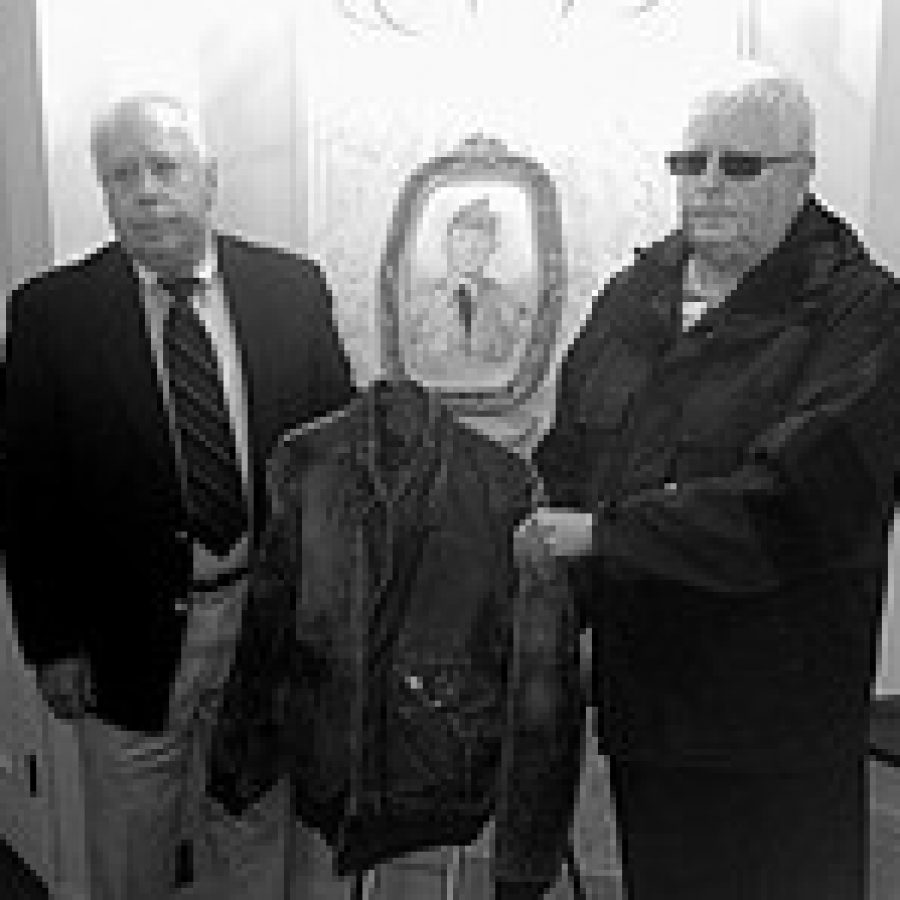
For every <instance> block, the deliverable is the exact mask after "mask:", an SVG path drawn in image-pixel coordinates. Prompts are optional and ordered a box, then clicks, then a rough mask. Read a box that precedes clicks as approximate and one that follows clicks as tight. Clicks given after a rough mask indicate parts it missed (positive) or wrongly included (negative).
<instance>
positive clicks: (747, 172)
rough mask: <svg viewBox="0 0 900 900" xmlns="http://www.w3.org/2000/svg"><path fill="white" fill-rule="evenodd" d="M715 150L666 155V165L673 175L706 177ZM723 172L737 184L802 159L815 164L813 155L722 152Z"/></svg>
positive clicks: (677, 152)
mask: <svg viewBox="0 0 900 900" xmlns="http://www.w3.org/2000/svg"><path fill="white" fill-rule="evenodd" d="M712 155H713V154H712V151H711V150H673V151H672V152H671V153H667V154H666V164H667V165H668V167H669V171H670V172H671V173H672V174H673V175H695V176H696V175H702V174H703V173H704V172H705V171H706V166H707V164H708V162H709V158H710V157H711V156H712ZM718 158H719V169H720V171H721V172H722V174H723V175H725V176H726V177H727V178H730V179H732V180H733V181H750V180H751V179H753V178H758V177H759V174H760V172H762V170H763V169H765V168H767V167H768V166H772V165H775V164H776V163H787V162H794V161H795V160H798V159H807V160H809V161H810V162H812V160H813V154H812V153H788V154H786V155H784V156H763V155H762V154H761V153H747V152H744V151H742V150H720V151H719V153H718Z"/></svg>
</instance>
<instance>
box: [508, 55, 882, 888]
mask: <svg viewBox="0 0 900 900" xmlns="http://www.w3.org/2000/svg"><path fill="white" fill-rule="evenodd" d="M736 74H737V77H736V78H735V77H732V78H730V79H728V80H727V81H724V82H722V83H720V84H717V85H715V86H714V87H713V89H712V90H710V91H709V92H707V93H705V94H704V95H703V96H702V98H701V99H700V100H699V101H698V102H697V104H696V105H695V107H694V108H693V111H692V114H691V115H690V118H689V119H688V122H687V127H686V129H685V132H684V142H683V145H682V146H681V147H680V148H678V149H677V150H675V151H673V152H672V153H671V154H670V155H669V157H668V164H669V168H670V169H671V171H672V173H673V174H674V176H675V178H676V183H677V189H678V196H679V200H680V209H681V222H680V227H678V228H677V229H676V230H675V231H674V232H673V233H671V234H669V235H668V236H666V237H664V238H663V239H662V240H660V241H659V242H658V243H656V244H654V245H653V246H651V247H649V248H648V249H646V250H643V251H641V252H639V253H638V255H637V259H636V260H635V262H634V263H633V265H631V266H630V267H628V268H626V269H625V270H624V271H623V272H621V273H619V274H617V275H616V276H615V277H614V278H613V279H612V280H611V281H610V283H609V284H608V286H607V287H606V288H605V289H604V291H603V292H602V293H601V294H600V295H599V297H598V298H597V299H596V301H595V304H594V307H593V310H592V312H591V315H590V317H589V319H588V321H587V323H586V324H585V326H584V328H583V330H582V332H581V334H580V335H579V336H578V338H577V339H576V341H575V343H574V344H573V346H572V347H571V348H570V351H569V354H568V356H567V358H566V360H565V362H564V364H563V368H562V371H561V380H560V389H559V399H558V408H557V417H556V422H555V425H554V427H553V428H552V429H551V431H550V432H549V434H548V435H547V437H546V439H545V440H544V442H543V444H542V445H541V446H540V448H539V449H538V452H537V462H538V464H539V466H540V468H541V470H542V472H543V474H544V475H545V477H546V480H547V482H548V487H549V489H550V492H551V494H552V495H553V500H554V503H555V506H556V507H557V508H544V509H542V510H540V511H538V512H537V513H535V514H534V516H533V517H532V518H531V519H530V521H528V522H527V523H525V524H524V525H523V526H522V528H521V530H520V531H519V532H518V533H517V536H516V543H517V547H518V550H519V552H520V553H525V554H529V553H531V554H538V555H539V554H541V553H548V552H549V553H551V554H554V555H557V556H560V557H566V558H568V559H570V560H571V561H572V563H571V570H572V573H573V577H574V578H576V579H577V580H578V582H579V584H580V588H579V592H580V599H581V602H582V604H583V608H584V612H585V615H586V617H587V619H588V620H589V621H591V622H592V623H593V625H594V634H595V649H594V658H595V661H596V676H597V682H596V696H597V698H598V701H597V702H598V706H599V708H600V714H601V716H600V717H601V720H602V722H603V727H604V734H603V739H604V741H605V745H606V748H607V750H608V752H609V754H610V759H611V765H612V769H611V771H612V777H613V787H614V794H615V801H616V810H617V814H618V821H619V825H620V828H621V838H622V840H621V845H622V851H623V858H624V871H625V881H626V885H627V888H628V896H629V897H630V898H631V900H663V898H665V900H682V898H684V900H704V898H710V900H713V898H716V900H721V898H724V897H727V898H730V900H738V898H740V900H862V898H863V897H864V896H865V875H866V867H867V854H866V841H865V835H866V818H867V816H866V810H867V802H866V801H867V793H866V750H867V726H868V722H867V719H868V711H869V696H870V692H871V686H872V680H873V676H874V671H875V663H876V658H875V655H876V654H875V648H876V646H877V634H878V629H879V620H880V616H881V612H882V605H883V600H882V597H883V591H884V587H885V581H886V565H887V539H888V530H889V527H890V523H891V518H892V509H893V505H894V477H895V472H896V470H897V467H898V464H900V425H898V423H900V293H898V286H897V283H896V281H895V280H894V278H893V277H892V276H891V275H890V274H889V273H888V272H886V271H885V270H883V269H882V268H880V267H879V266H878V265H877V264H876V263H875V262H874V261H873V260H872V259H871V257H870V256H869V255H868V253H867V252H866V250H865V248H864V247H863V245H862V243H861V242H860V240H859V238H858V237H857V236H856V235H855V234H854V232H853V231H852V229H851V228H850V227H849V226H848V225H847V224H846V223H844V222H843V221H842V220H841V219H840V218H839V217H838V216H837V215H835V214H834V213H833V212H831V211H829V210H828V209H827V208H826V207H825V206H824V205H823V204H822V202H821V201H820V200H819V199H817V198H816V197H815V196H814V195H813V193H812V192H811V190H810V176H811V173H812V170H813V150H814V143H813V113H812V110H811V108H810V105H809V102H808V100H807V98H806V96H805V95H804V92H803V89H802V87H801V86H800V85H799V84H797V83H796V82H795V81H792V80H790V79H787V78H785V77H783V76H781V75H779V74H778V73H776V72H773V71H770V70H768V69H766V68H762V67H758V66H751V67H749V69H743V68H742V70H741V71H739V72H738V73H736Z"/></svg>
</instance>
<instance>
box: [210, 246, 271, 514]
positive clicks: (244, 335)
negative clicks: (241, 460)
mask: <svg viewBox="0 0 900 900" xmlns="http://www.w3.org/2000/svg"><path fill="white" fill-rule="evenodd" d="M216 246H217V253H218V263H219V271H220V272H221V276H222V289H223V293H224V297H225V304H226V306H227V307H228V311H229V313H230V315H231V320H232V322H233V323H234V329H235V334H236V336H237V345H238V351H239V353H240V355H241V368H242V370H243V374H244V384H245V387H246V392H247V433H248V437H249V440H248V453H249V468H250V473H251V480H252V485H253V509H254V510H256V511H257V513H258V512H259V511H260V510H264V509H265V505H264V504H265V484H264V479H263V477H262V474H263V471H262V470H263V466H264V465H265V462H266V460H265V449H264V448H265V447H267V446H268V444H269V443H270V437H271V434H270V432H272V431H273V430H274V429H277V424H273V423H272V422H271V421H269V418H270V417H269V418H267V416H266V415H265V412H264V411H265V409H266V408H267V407H268V405H269V404H267V403H266V400H267V398H268V397H270V396H271V394H272V391H271V388H270V385H269V381H270V373H271V364H270V363H269V361H268V360H267V357H266V353H267V352H268V345H269V342H267V340H266V328H267V322H270V317H268V316H267V315H266V313H267V310H266V309H265V302H266V299H267V298H265V297H264V296H262V294H261V288H263V290H264V286H263V285H262V283H261V277H262V273H255V272H254V270H253V262H252V258H251V254H248V253H245V252H244V251H243V248H242V247H241V245H240V244H239V243H238V242H237V241H234V240H232V239H231V238H229V237H228V236H227V235H217V236H216ZM269 327H271V324H270V325H269ZM260 525H261V522H260V521H259V515H255V516H254V528H258V527H259V526H260Z"/></svg>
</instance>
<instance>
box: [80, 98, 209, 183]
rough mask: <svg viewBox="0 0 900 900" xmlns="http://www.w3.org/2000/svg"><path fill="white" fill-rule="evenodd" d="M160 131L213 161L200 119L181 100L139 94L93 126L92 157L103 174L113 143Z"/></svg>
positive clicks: (102, 115) (105, 112)
mask: <svg viewBox="0 0 900 900" xmlns="http://www.w3.org/2000/svg"><path fill="white" fill-rule="evenodd" d="M148 129H159V130H161V131H170V132H177V133H178V134H180V135H182V136H183V137H184V138H185V139H186V141H187V142H188V143H189V145H190V146H191V147H193V148H194V150H196V152H197V154H198V156H199V157H200V158H201V160H203V161H204V162H209V161H210V160H211V158H212V155H211V152H210V149H209V145H208V143H207V141H206V135H205V133H204V130H203V126H202V124H201V122H200V119H199V117H198V116H197V115H196V114H195V113H194V111H193V110H192V109H190V107H188V106H187V105H185V104H184V103H183V102H182V101H181V100H179V99H178V98H177V97H171V96H168V95H166V94H135V95H133V96H129V97H123V98H121V99H120V100H118V101H117V102H116V103H114V104H113V105H112V106H110V107H109V108H108V109H105V110H103V111H102V112H101V113H100V114H99V115H98V116H97V117H96V118H95V119H94V121H93V124H92V126H91V154H92V155H93V158H94V164H95V165H96V166H97V169H98V173H99V172H100V168H101V164H102V161H103V159H104V157H105V155H106V154H107V153H108V151H109V146H110V143H111V142H113V141H115V140H116V138H117V137H118V136H119V135H121V134H129V133H134V132H135V131H138V130H140V131H145V130H148Z"/></svg>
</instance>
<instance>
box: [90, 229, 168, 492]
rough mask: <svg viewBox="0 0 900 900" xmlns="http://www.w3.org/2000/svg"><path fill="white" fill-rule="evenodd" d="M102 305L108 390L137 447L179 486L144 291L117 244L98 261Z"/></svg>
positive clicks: (104, 358)
mask: <svg viewBox="0 0 900 900" xmlns="http://www.w3.org/2000/svg"><path fill="white" fill-rule="evenodd" d="M97 266H98V271H97V273H96V276H97V277H96V279H95V283H96V285H97V287H96V290H97V300H98V302H99V308H100V317H101V322H100V329H99V331H100V335H101V355H100V360H99V363H100V365H101V367H102V368H103V369H105V376H106V378H105V380H106V385H107V386H108V388H109V390H110V391H111V393H112V394H113V396H114V397H116V398H117V401H118V404H119V408H120V413H121V419H122V421H124V422H126V423H127V425H128V427H129V428H130V429H131V431H132V432H133V436H134V439H135V444H134V446H136V447H140V448H145V454H146V458H147V459H149V460H153V461H154V464H155V465H156V466H157V467H159V469H160V470H161V474H163V475H165V476H166V478H168V479H169V483H171V484H177V475H176V468H175V456H174V451H173V448H172V443H171V440H170V438H169V425H168V418H167V416H166V411H165V407H164V405H163V398H162V393H161V391H160V389H159V380H158V376H157V372H156V364H155V362H154V359H153V349H152V346H151V344H150V336H149V334H148V331H147V323H146V319H145V316H144V309H143V306H142V303H141V298H140V286H139V282H138V279H137V276H136V274H135V273H134V270H133V269H132V268H131V266H130V265H129V264H128V260H127V257H126V256H125V254H124V252H123V251H122V249H121V247H119V245H117V244H113V245H111V246H110V247H109V248H108V249H107V251H106V252H105V253H104V254H103V255H102V256H101V257H100V258H99V259H98V260H97Z"/></svg>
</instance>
